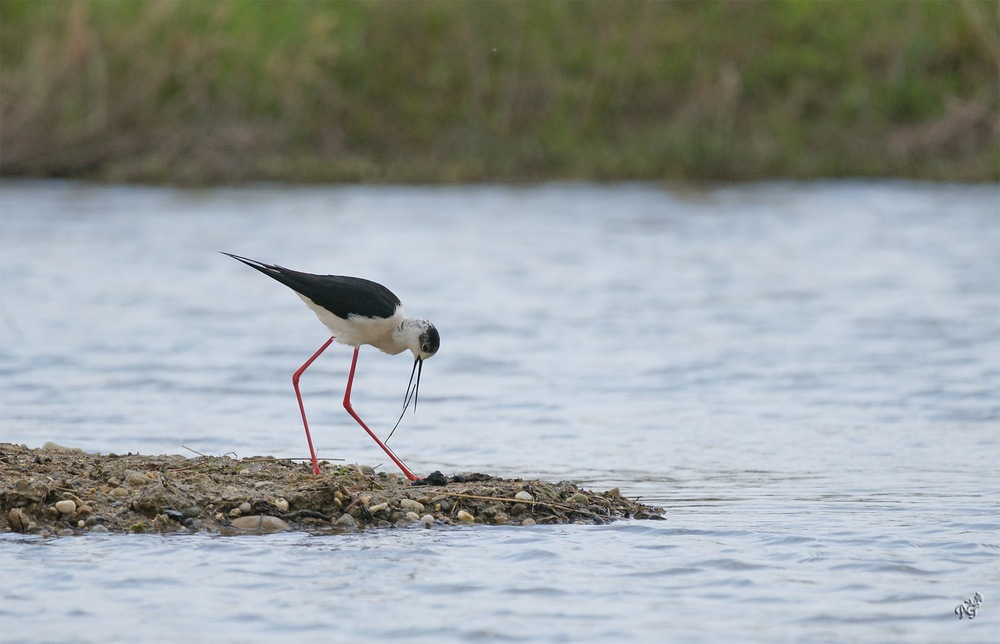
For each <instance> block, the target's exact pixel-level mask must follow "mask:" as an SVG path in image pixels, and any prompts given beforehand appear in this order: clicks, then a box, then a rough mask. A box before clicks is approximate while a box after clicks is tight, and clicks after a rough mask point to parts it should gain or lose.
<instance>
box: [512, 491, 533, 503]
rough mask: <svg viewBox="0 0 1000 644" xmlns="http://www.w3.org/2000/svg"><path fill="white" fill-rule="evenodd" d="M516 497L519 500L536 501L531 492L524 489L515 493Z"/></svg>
mask: <svg viewBox="0 0 1000 644" xmlns="http://www.w3.org/2000/svg"><path fill="white" fill-rule="evenodd" d="M514 498H515V499H517V500H518V501H534V500H535V499H534V497H533V496H531V493H530V492H525V491H524V490H521V491H520V492H518V493H517V494H515V495H514Z"/></svg>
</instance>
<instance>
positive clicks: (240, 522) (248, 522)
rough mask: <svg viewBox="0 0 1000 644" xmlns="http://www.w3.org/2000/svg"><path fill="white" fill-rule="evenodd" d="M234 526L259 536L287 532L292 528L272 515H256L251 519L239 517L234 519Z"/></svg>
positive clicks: (250, 517)
mask: <svg viewBox="0 0 1000 644" xmlns="http://www.w3.org/2000/svg"><path fill="white" fill-rule="evenodd" d="M232 526H233V527H234V528H239V529H240V530H246V531H247V532H255V533H257V534H267V533H270V532H285V531H287V530H291V526H289V525H288V524H287V523H285V522H284V521H282V520H281V519H279V518H278V517H275V516H271V515H270V514H255V515H253V516H249V517H239V518H237V519H233V521H232Z"/></svg>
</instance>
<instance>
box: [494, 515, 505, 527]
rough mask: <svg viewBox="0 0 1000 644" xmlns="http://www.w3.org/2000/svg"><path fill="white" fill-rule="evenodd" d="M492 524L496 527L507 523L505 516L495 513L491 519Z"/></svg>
mask: <svg viewBox="0 0 1000 644" xmlns="http://www.w3.org/2000/svg"><path fill="white" fill-rule="evenodd" d="M493 523H495V524H496V525H505V524H506V523H507V515H506V514H504V513H503V512H497V513H496V515H495V516H494V517H493Z"/></svg>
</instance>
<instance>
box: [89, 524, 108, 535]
mask: <svg viewBox="0 0 1000 644" xmlns="http://www.w3.org/2000/svg"><path fill="white" fill-rule="evenodd" d="M90 531H91V532H93V533H95V534H107V533H108V529H107V528H105V527H104V526H102V525H101V524H100V523H98V524H97V525H95V526H91V528H90Z"/></svg>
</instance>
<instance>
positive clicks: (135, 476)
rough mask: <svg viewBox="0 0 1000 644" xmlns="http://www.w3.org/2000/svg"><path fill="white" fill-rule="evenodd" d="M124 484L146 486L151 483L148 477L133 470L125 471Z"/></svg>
mask: <svg viewBox="0 0 1000 644" xmlns="http://www.w3.org/2000/svg"><path fill="white" fill-rule="evenodd" d="M125 482H126V483H128V484H129V485H132V486H141V485H148V484H149V483H150V482H151V481H150V479H149V477H148V476H146V475H145V474H143V473H142V472H136V471H135V470H126V471H125Z"/></svg>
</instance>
